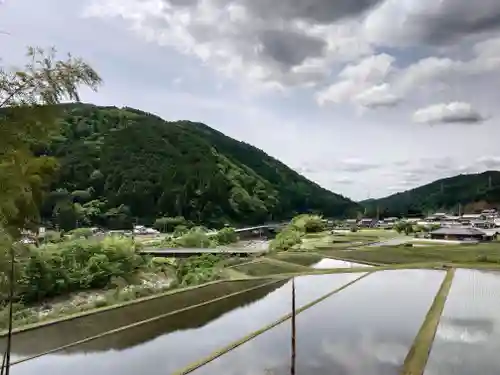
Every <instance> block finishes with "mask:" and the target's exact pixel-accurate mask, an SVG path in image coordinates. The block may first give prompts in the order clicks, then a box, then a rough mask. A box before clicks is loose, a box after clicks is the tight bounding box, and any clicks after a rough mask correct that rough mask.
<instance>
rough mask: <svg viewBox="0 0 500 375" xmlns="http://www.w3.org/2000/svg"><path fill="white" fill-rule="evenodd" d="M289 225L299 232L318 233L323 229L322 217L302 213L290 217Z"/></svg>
mask: <svg viewBox="0 0 500 375" xmlns="http://www.w3.org/2000/svg"><path fill="white" fill-rule="evenodd" d="M290 225H291V226H292V227H293V228H295V229H296V230H298V231H300V232H305V233H318V232H322V231H324V230H325V228H326V226H325V223H324V221H323V218H322V217H321V216H319V215H308V214H303V215H299V216H296V217H294V218H293V219H292V221H291V223H290Z"/></svg>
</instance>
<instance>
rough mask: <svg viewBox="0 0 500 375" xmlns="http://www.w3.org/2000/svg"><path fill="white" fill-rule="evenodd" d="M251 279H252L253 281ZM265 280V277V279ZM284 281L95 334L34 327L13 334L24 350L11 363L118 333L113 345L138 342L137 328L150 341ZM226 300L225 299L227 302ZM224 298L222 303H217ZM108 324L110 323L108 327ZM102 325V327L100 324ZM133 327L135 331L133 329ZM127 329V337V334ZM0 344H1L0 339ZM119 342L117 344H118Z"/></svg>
mask: <svg viewBox="0 0 500 375" xmlns="http://www.w3.org/2000/svg"><path fill="white" fill-rule="evenodd" d="M256 280H257V279H253V280H252V281H254V282H255V281H256ZM266 280H267V281H266ZM246 281H249V280H246ZM285 282H286V280H285V279H283V278H281V279H278V278H276V279H261V280H260V283H258V284H257V285H254V286H252V287H248V288H245V289H242V290H239V291H236V292H233V293H230V294H227V295H223V296H219V297H217V298H214V299H210V300H207V301H203V302H200V303H196V304H193V305H189V306H186V307H183V308H180V309H176V310H172V311H169V312H167V313H164V314H160V315H156V316H153V317H150V318H147V319H141V320H138V321H135V322H133V323H131V324H127V325H121V326H118V327H117V328H114V329H107V330H101V332H99V333H97V334H94V335H89V334H87V335H85V336H80V338H79V339H77V338H78V337H79V336H78V332H76V333H75V332H71V334H64V333H65V332H67V331H65V330H64V328H60V331H59V332H58V333H57V332H52V334H51V333H50V332H46V331H45V330H42V329H41V330H36V331H31V332H23V333H24V335H23V336H19V334H18V335H15V336H14V344H15V345H16V346H17V348H16V352H17V353H25V355H26V356H25V357H23V358H21V359H19V360H17V361H14V362H12V363H11V364H12V365H16V364H19V363H23V362H26V361H29V360H32V359H35V358H39V357H42V356H45V355H48V354H53V353H57V352H60V351H65V352H71V351H72V350H73V349H74V348H76V347H82V346H83V345H85V346H86V349H89V350H91V351H105V350H109V348H110V347H109V344H107V343H104V344H103V343H102V342H100V340H99V339H103V338H105V337H107V336H111V335H116V334H121V335H122V336H123V337H122V340H120V341H119V342H113V340H112V342H113V345H114V346H113V348H114V349H124V348H126V347H128V345H130V343H133V344H134V345H135V344H137V343H139V342H137V341H138V338H137V337H138V333H137V332H138V331H137V330H140V331H139V332H140V335H139V336H140V337H141V340H140V342H145V341H149V340H151V339H152V338H154V337H155V336H158V335H159V334H165V333H167V332H171V331H174V330H180V329H189V328H195V327H198V326H201V325H203V324H206V323H207V322H208V321H210V320H212V319H215V318H217V317H219V316H220V315H222V314H224V313H225V312H227V311H228V305H234V307H237V306H239V305H241V304H242V303H245V302H246V303H248V299H249V296H251V295H252V294H254V297H253V298H250V301H252V300H256V299H259V298H262V297H263V296H264V295H265V294H267V293H269V292H270V291H272V290H273V289H276V288H278V287H280V286H281V285H283V284H284V283H285ZM226 301H227V303H226ZM221 302H224V304H222V305H221V304H220V303H221ZM200 309H205V310H206V311H204V312H203V313H200ZM179 314H182V316H183V317H184V318H185V319H167V318H170V317H173V316H178V315H179ZM108 323H110V327H112V326H113V325H112V323H114V322H108ZM56 326H57V325H52V326H50V327H46V328H52V327H56ZM107 328H109V327H107ZM101 329H102V327H101ZM134 330H135V332H133V331H134ZM128 333H130V337H128V336H127V335H128ZM2 344H4V343H3V342H2ZM117 345H118V346H117Z"/></svg>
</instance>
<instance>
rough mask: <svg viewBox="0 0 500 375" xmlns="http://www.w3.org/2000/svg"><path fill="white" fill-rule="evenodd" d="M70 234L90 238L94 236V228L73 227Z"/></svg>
mask: <svg viewBox="0 0 500 375" xmlns="http://www.w3.org/2000/svg"><path fill="white" fill-rule="evenodd" d="M68 234H69V235H70V236H71V237H72V238H74V239H78V238H90V237H92V234H93V233H92V229H91V228H77V229H73V230H72V231H69V232H68Z"/></svg>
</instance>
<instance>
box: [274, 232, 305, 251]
mask: <svg viewBox="0 0 500 375" xmlns="http://www.w3.org/2000/svg"><path fill="white" fill-rule="evenodd" d="M303 235H304V233H302V232H300V231H298V230H297V229H294V228H287V229H285V230H283V231H281V232H279V233H278V234H277V235H276V238H274V239H273V240H272V241H271V242H270V244H269V249H271V250H289V249H290V248H292V247H293V246H294V245H297V244H300V243H301V242H302V236H303Z"/></svg>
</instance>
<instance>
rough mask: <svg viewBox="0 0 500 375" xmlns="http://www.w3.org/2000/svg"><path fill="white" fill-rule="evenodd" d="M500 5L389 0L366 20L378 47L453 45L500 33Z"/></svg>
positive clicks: (460, 0)
mask: <svg viewBox="0 0 500 375" xmlns="http://www.w3.org/2000/svg"><path fill="white" fill-rule="evenodd" d="M499 18H500V2H498V1H497V0H481V2H480V4H478V3H477V2H473V1H470V0H440V1H435V0H405V1H401V0H386V1H384V2H383V3H382V5H381V6H380V7H378V8H376V9H375V10H374V11H373V12H371V13H370V14H369V15H368V16H367V17H366V19H365V21H364V27H365V32H366V34H367V35H368V36H369V37H370V40H371V41H372V42H374V43H377V44H384V45H392V46H418V45H419V44H422V43H427V44H435V45H439V44H445V43H453V42H455V41H457V40H459V39H460V38H462V37H467V36H475V35H481V34H482V33H485V32H488V31H491V30H495V29H496V30H498V29H499V24H498V19H499Z"/></svg>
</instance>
